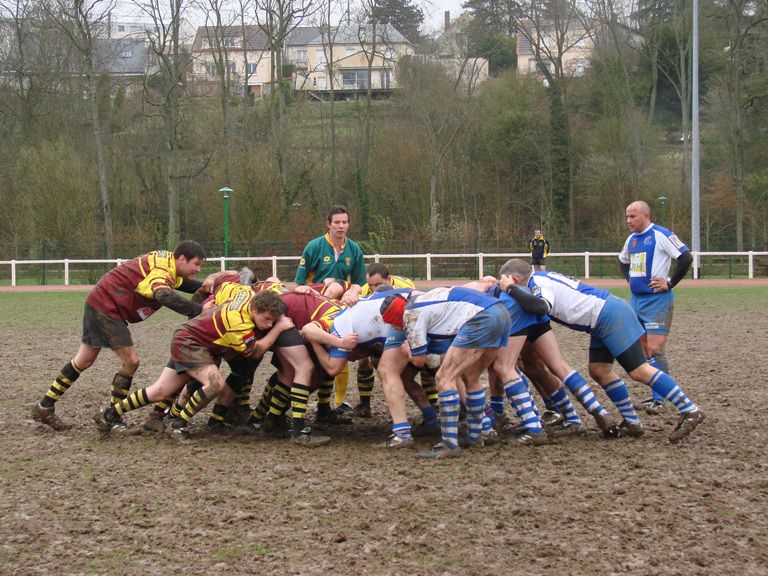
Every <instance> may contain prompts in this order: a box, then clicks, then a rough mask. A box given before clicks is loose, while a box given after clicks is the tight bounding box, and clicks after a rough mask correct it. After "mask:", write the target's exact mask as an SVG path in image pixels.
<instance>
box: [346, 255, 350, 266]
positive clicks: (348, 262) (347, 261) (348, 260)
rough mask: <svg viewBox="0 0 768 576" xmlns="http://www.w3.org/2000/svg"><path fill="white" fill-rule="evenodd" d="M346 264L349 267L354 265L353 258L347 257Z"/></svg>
mask: <svg viewBox="0 0 768 576" xmlns="http://www.w3.org/2000/svg"><path fill="white" fill-rule="evenodd" d="M345 262H346V263H347V266H349V265H350V264H352V258H350V257H349V256H347V258H346V260H345Z"/></svg>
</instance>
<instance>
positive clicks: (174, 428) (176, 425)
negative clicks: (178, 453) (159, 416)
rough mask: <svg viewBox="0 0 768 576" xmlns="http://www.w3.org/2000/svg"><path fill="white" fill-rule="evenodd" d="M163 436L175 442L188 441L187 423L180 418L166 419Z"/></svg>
mask: <svg viewBox="0 0 768 576" xmlns="http://www.w3.org/2000/svg"><path fill="white" fill-rule="evenodd" d="M166 420H167V421H166V424H167V425H166V427H165V434H166V435H167V436H170V437H171V438H173V439H174V440H176V441H177V442H185V441H187V440H189V428H188V424H187V422H186V421H185V420H184V419H182V418H168V419H166Z"/></svg>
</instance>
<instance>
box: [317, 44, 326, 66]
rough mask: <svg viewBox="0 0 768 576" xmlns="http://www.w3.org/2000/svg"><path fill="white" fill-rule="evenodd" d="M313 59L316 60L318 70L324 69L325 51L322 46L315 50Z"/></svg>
mask: <svg viewBox="0 0 768 576" xmlns="http://www.w3.org/2000/svg"><path fill="white" fill-rule="evenodd" d="M315 60H317V68H318V70H325V63H326V61H325V51H324V50H323V49H322V48H318V49H317V50H315Z"/></svg>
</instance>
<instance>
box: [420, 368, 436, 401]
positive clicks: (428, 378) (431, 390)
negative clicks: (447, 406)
mask: <svg viewBox="0 0 768 576" xmlns="http://www.w3.org/2000/svg"><path fill="white" fill-rule="evenodd" d="M435 373H436V370H435V369H434V368H427V367H424V368H422V369H421V371H420V372H419V374H420V375H419V378H420V380H421V387H422V389H423V390H424V394H426V395H427V400H429V403H430V404H431V405H432V407H433V408H434V407H436V406H437V405H438V404H439V402H438V400H437V384H436V383H435Z"/></svg>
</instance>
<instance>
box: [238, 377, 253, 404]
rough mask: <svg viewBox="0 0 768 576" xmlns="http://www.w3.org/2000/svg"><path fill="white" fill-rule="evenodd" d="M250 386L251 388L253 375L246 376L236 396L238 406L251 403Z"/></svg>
mask: <svg viewBox="0 0 768 576" xmlns="http://www.w3.org/2000/svg"><path fill="white" fill-rule="evenodd" d="M251 388H253V376H251V377H250V378H247V379H246V380H245V383H244V384H243V389H242V390H241V391H240V394H239V395H238V397H237V403H238V404H239V405H240V406H249V405H250V403H251Z"/></svg>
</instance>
